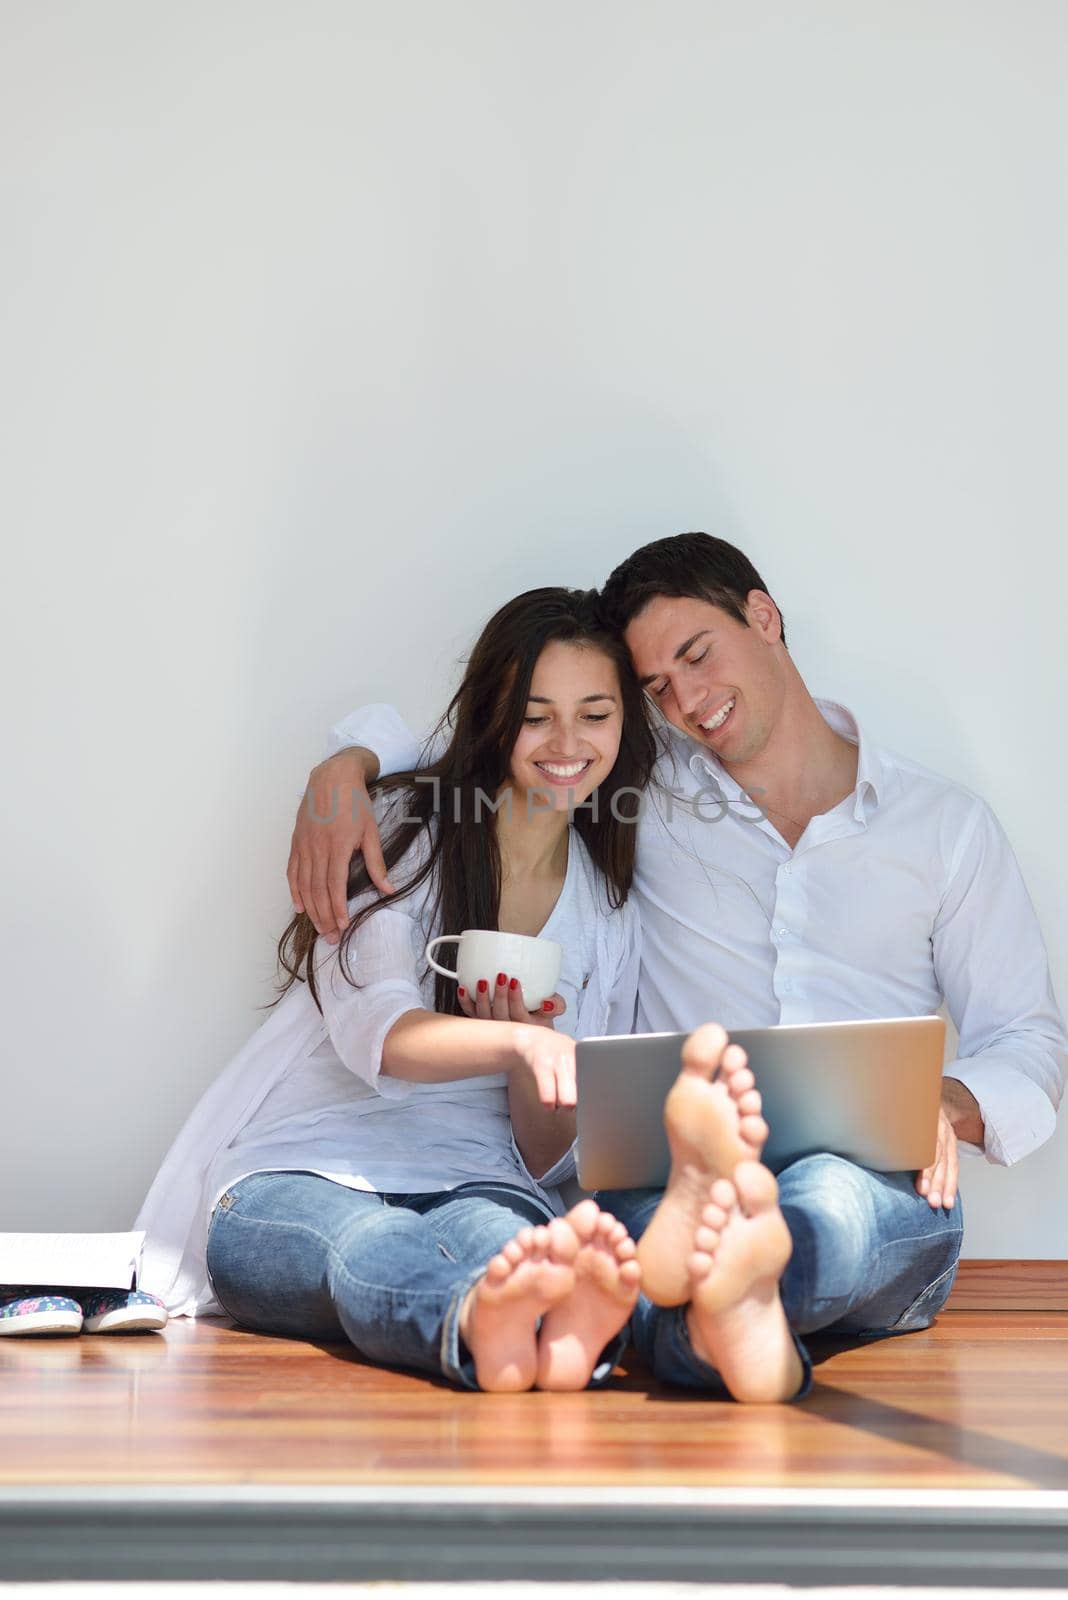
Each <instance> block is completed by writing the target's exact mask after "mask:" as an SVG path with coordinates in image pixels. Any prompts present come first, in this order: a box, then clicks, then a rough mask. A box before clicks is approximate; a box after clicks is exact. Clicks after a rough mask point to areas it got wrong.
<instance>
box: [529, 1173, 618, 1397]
mask: <svg viewBox="0 0 1068 1600" xmlns="http://www.w3.org/2000/svg"><path fill="white" fill-rule="evenodd" d="M564 1220H565V1221H566V1222H568V1223H570V1225H571V1227H572V1228H573V1229H574V1231H575V1234H576V1235H577V1237H578V1240H579V1251H578V1255H577V1256H576V1257H575V1261H574V1269H575V1287H574V1289H573V1290H572V1292H571V1293H570V1294H569V1295H568V1296H567V1298H566V1299H564V1300H560V1301H558V1302H557V1303H556V1305H554V1306H553V1308H552V1310H551V1311H549V1312H547V1313H546V1316H545V1321H544V1322H543V1323H542V1325H541V1334H540V1336H539V1339H538V1376H537V1380H536V1381H537V1386H538V1388H539V1389H554V1390H563V1389H585V1387H586V1385H587V1384H588V1383H589V1381H590V1377H591V1374H592V1373H593V1369H594V1367H595V1366H596V1365H597V1362H598V1360H599V1359H600V1355H601V1352H602V1351H603V1349H604V1347H605V1345H606V1344H607V1343H608V1342H609V1340H610V1339H614V1338H615V1336H616V1334H617V1333H618V1332H619V1330H620V1328H622V1327H623V1325H624V1323H625V1322H626V1321H627V1320H628V1318H629V1317H630V1314H631V1312H632V1311H633V1309H634V1302H635V1301H636V1300H637V1298H638V1290H639V1288H640V1286H641V1280H642V1269H641V1267H640V1266H639V1265H638V1261H637V1257H636V1254H635V1250H634V1241H633V1239H632V1238H631V1237H630V1235H629V1234H628V1232H627V1230H626V1228H625V1227H624V1226H623V1224H622V1223H621V1222H617V1221H616V1219H615V1217H613V1216H610V1215H609V1213H608V1212H607V1211H599V1210H598V1209H597V1205H596V1203H595V1202H594V1201H593V1200H583V1201H582V1203H581V1204H580V1205H577V1206H576V1207H575V1208H574V1210H573V1211H569V1212H568V1214H567V1217H566V1218H565V1219H564Z"/></svg>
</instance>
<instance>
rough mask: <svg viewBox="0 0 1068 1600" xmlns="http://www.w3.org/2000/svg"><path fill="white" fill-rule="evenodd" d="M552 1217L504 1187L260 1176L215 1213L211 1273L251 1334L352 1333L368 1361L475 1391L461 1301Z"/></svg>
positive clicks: (225, 1303)
mask: <svg viewBox="0 0 1068 1600" xmlns="http://www.w3.org/2000/svg"><path fill="white" fill-rule="evenodd" d="M549 1220H550V1213H549V1212H548V1211H546V1210H545V1208H544V1207H543V1206H542V1205H541V1203H540V1202H539V1201H538V1200H537V1199H535V1197H534V1196H533V1195H531V1194H528V1193H526V1192H525V1191H523V1190H522V1189H518V1188H515V1189H513V1188H511V1187H510V1186H509V1185H508V1184H505V1183H493V1182H485V1183H468V1184H464V1185H462V1186H461V1187H460V1188H459V1189H451V1190H448V1191H446V1192H444V1193H441V1194H410V1195H397V1194H369V1193H367V1192H365V1191H364V1190H361V1189H348V1188H346V1187H345V1185H344V1184H340V1183H334V1182H332V1181H331V1179H329V1178H321V1177H319V1176H318V1175H317V1174H316V1173H313V1172H255V1173H253V1174H252V1176H251V1177H248V1178H242V1179H241V1181H240V1182H239V1183H237V1184H235V1185H234V1187H233V1188H232V1189H230V1190H228V1191H227V1192H226V1194H224V1195H223V1196H222V1197H221V1199H220V1200H219V1203H218V1205H217V1206H216V1207H215V1210H214V1211H213V1212H212V1216H211V1222H210V1224H209V1227H208V1272H209V1274H210V1276H211V1281H212V1285H213V1287H214V1289H215V1294H216V1297H217V1299H218V1301H219V1304H220V1305H221V1306H222V1308H223V1310H224V1311H226V1312H227V1313H228V1314H229V1315H230V1316H231V1317H233V1319H234V1321H235V1322H240V1323H242V1324H243V1325H244V1326H245V1327H248V1328H254V1329H256V1330H257V1331H258V1332H261V1333H274V1334H288V1335H290V1336H293V1337H296V1338H300V1339H314V1338H322V1339H337V1338H339V1337H341V1336H342V1335H344V1336H345V1337H347V1338H348V1339H349V1340H350V1341H351V1342H352V1344H353V1345H354V1346H355V1348H356V1349H357V1350H358V1351H359V1352H360V1354H361V1355H362V1356H365V1357H366V1358H367V1359H368V1360H369V1361H379V1362H382V1363H384V1364H385V1365H387V1366H395V1367H411V1368H414V1369H415V1370H416V1371H418V1372H432V1373H434V1374H437V1375H442V1376H444V1377H446V1378H450V1379H451V1380H452V1381H453V1382H454V1383H458V1384H461V1385H463V1387H465V1388H467V1389H477V1388H478V1384H477V1382H476V1381H475V1371H474V1363H473V1361H472V1360H471V1356H470V1354H469V1353H468V1351H467V1349H466V1347H465V1346H464V1345H463V1344H462V1342H461V1339H460V1327H459V1321H460V1310H461V1307H462V1305H463V1302H464V1298H465V1296H466V1295H467V1292H468V1290H469V1289H470V1288H471V1287H472V1285H473V1284H474V1283H475V1282H476V1281H477V1280H478V1279H479V1278H480V1277H481V1275H482V1271H483V1269H484V1267H485V1265H486V1263H487V1262H488V1261H489V1260H490V1258H491V1257H492V1256H494V1255H496V1254H497V1252H498V1250H500V1248H501V1246H502V1245H504V1244H506V1243H507V1241H508V1240H509V1239H511V1238H514V1236H515V1235H516V1234H517V1233H518V1232H519V1230H520V1228H525V1227H528V1226H530V1225H531V1224H535V1225H536V1224H538V1223H543V1222H547V1221H549ZM608 1370H609V1371H610V1370H611V1368H609V1369H608Z"/></svg>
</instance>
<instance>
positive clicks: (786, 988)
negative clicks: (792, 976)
mask: <svg viewBox="0 0 1068 1600" xmlns="http://www.w3.org/2000/svg"><path fill="white" fill-rule="evenodd" d="M792 989H793V984H792V983H791V982H790V980H789V978H787V980H786V982H785V983H784V984H783V986H782V992H783V994H789V993H790V992H791V991H792Z"/></svg>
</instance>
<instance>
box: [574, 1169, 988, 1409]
mask: <svg viewBox="0 0 1068 1600" xmlns="http://www.w3.org/2000/svg"><path fill="white" fill-rule="evenodd" d="M778 1179H779V1200H780V1204H781V1206H782V1211H783V1215H784V1217H785V1218H786V1224H787V1227H788V1228H789V1230H790V1236H791V1238H792V1239H793V1245H794V1248H793V1254H792V1256H791V1257H790V1260H789V1263H788V1264H787V1267H786V1271H785V1272H784V1274H783V1277H782V1285H781V1288H782V1300H783V1306H784V1308H785V1311H786V1317H787V1321H788V1322H789V1324H790V1327H791V1329H792V1330H793V1333H794V1341H795V1343H796V1345H797V1350H798V1354H799V1355H800V1357H801V1362H802V1366H803V1368H804V1381H803V1383H802V1386H801V1388H800V1390H799V1391H798V1393H797V1395H796V1396H795V1399H798V1400H800V1399H803V1398H804V1396H805V1395H806V1394H808V1392H809V1390H810V1389H811V1387H812V1362H811V1360H810V1358H809V1355H808V1351H807V1350H806V1349H805V1347H804V1345H803V1344H802V1342H801V1339H800V1337H799V1336H800V1335H801V1334H808V1333H817V1332H819V1333H824V1334H832V1335H843V1336H849V1337H869V1338H872V1337H880V1336H885V1335H887V1334H896V1333H911V1332H912V1331H913V1330H914V1329H917V1328H926V1327H928V1326H929V1324H930V1322H931V1320H932V1318H933V1317H934V1315H935V1313H936V1312H937V1311H940V1310H941V1308H942V1306H943V1305H944V1304H945V1302H946V1299H947V1297H948V1295H949V1291H950V1290H951V1289H952V1287H953V1280H954V1278H955V1277H956V1273H957V1259H958V1257H959V1255H960V1247H961V1237H962V1232H963V1217H962V1215H961V1202H960V1196H959V1195H958V1197H957V1203H956V1205H955V1206H954V1208H953V1210H952V1211H942V1210H939V1211H933V1210H932V1209H931V1207H930V1206H929V1205H928V1203H927V1201H926V1200H925V1199H924V1198H923V1197H922V1196H920V1195H918V1194H917V1193H916V1190H915V1187H914V1182H915V1180H914V1176H913V1174H912V1173H906V1172H892V1173H887V1172H870V1171H868V1169H867V1168H866V1167H858V1166H854V1165H853V1163H852V1162H850V1161H845V1160H843V1159H842V1158H841V1157H840V1156H832V1155H813V1156H806V1157H804V1159H803V1160H801V1161H795V1162H793V1163H792V1164H791V1165H790V1166H788V1167H785V1168H784V1169H783V1170H782V1172H780V1173H779V1174H778ZM662 1193H663V1191H662V1190H660V1189H621V1190H616V1191H613V1192H611V1193H604V1194H600V1195H598V1197H597V1198H598V1200H599V1202H600V1203H601V1204H602V1205H603V1206H604V1208H605V1210H606V1211H611V1212H614V1214H615V1215H616V1216H617V1217H618V1218H619V1219H620V1221H621V1222H624V1223H625V1224H626V1226H627V1229H628V1231H629V1233H630V1235H631V1237H632V1238H633V1239H639V1238H640V1237H641V1235H642V1233H643V1232H644V1231H645V1229H646V1228H647V1227H648V1225H649V1222H650V1220H651V1219H652V1215H653V1212H654V1211H655V1210H656V1208H657V1206H658V1205H659V1203H660V1199H661V1195H662ZM631 1335H632V1337H633V1340H634V1343H635V1346H636V1348H637V1350H638V1353H639V1355H640V1356H641V1357H642V1359H643V1360H644V1361H645V1363H646V1364H647V1365H648V1366H649V1367H650V1369H651V1370H652V1372H653V1373H654V1375H655V1376H656V1377H658V1378H660V1379H662V1380H663V1381H664V1382H666V1383H674V1384H679V1385H681V1386H682V1387H684V1388H689V1389H711V1390H714V1391H718V1392H719V1393H721V1394H722V1393H723V1392H724V1388H723V1384H722V1382H721V1380H720V1377H719V1374H718V1373H717V1372H716V1371H715V1370H714V1368H712V1367H710V1366H708V1365H707V1364H706V1363H705V1362H703V1361H701V1360H700V1358H699V1357H698V1356H696V1355H695V1354H694V1351H693V1348H692V1346H691V1344H690V1340H689V1336H688V1334H687V1331H686V1318H685V1308H680V1309H676V1308H670V1309H668V1308H664V1307H660V1306H654V1305H653V1304H652V1303H651V1302H650V1301H649V1300H647V1299H646V1298H645V1296H644V1295H643V1296H642V1297H641V1299H640V1300H639V1302H638V1305H637V1308H636V1310H635V1313H634V1316H633V1318H632V1320H631Z"/></svg>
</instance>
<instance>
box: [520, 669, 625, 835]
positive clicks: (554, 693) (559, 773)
mask: <svg viewBox="0 0 1068 1600" xmlns="http://www.w3.org/2000/svg"><path fill="white" fill-rule="evenodd" d="M622 732H623V703H622V697H621V695H620V688H619V676H618V674H617V672H616V668H615V663H614V662H613V661H612V660H611V658H610V657H608V656H606V655H605V654H604V653H603V652H602V651H601V650H598V649H597V648H595V647H593V646H590V645H578V644H566V643H564V642H563V641H562V640H554V642H553V643H552V644H547V645H546V646H545V649H544V650H543V651H542V653H541V655H540V656H539V657H538V660H537V664H536V666H535V668H534V674H533V677H532V678H531V681H530V699H529V700H528V702H527V711H526V716H525V718H524V720H523V727H522V729H521V731H520V734H519V737H518V739H517V740H516V742H515V747H514V749H513V750H512V762H511V774H510V776H511V781H512V783H513V784H514V786H515V787H516V789H518V790H520V791H529V790H531V789H538V790H541V791H542V792H543V793H544V794H545V795H547V796H550V797H551V798H552V800H553V808H554V809H555V810H566V809H567V807H568V804H569V803H570V805H572V806H578V805H581V804H582V803H583V801H584V800H588V799H589V797H590V795H591V794H592V793H593V791H594V789H595V788H596V787H597V785H598V784H599V783H601V782H603V780H604V779H605V778H607V776H608V774H609V773H610V772H611V770H612V768H613V766H614V765H615V761H616V756H617V755H618V754H619V741H620V738H621V736H622ZM540 803H541V802H540V800H539V804H540Z"/></svg>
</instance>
